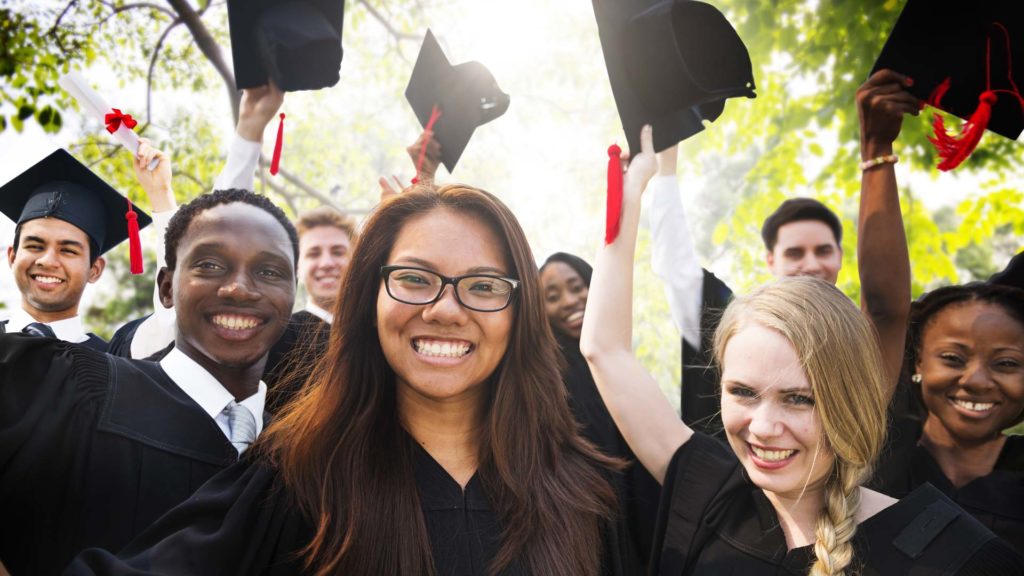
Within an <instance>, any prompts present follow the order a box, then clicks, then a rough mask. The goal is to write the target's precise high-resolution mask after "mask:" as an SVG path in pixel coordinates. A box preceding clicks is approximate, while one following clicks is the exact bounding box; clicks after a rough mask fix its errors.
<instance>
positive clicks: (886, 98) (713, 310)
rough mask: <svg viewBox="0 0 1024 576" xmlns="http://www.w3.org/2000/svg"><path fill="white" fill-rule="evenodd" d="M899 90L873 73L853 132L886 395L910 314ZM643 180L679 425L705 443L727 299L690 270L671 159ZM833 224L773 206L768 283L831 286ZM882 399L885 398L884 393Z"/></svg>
mask: <svg viewBox="0 0 1024 576" xmlns="http://www.w3.org/2000/svg"><path fill="white" fill-rule="evenodd" d="M908 85H909V80H908V79H907V78H906V77H904V76H901V75H899V74H896V73H894V72H891V71H889V70H882V71H879V72H877V73H876V74H874V75H872V77H871V78H869V79H868V81H867V82H865V83H864V84H863V85H862V86H861V87H860V89H859V90H858V92H857V104H858V113H859V116H860V121H861V122H860V123H861V159H862V160H863V162H862V163H861V169H862V180H861V201H860V212H859V217H858V227H857V237H858V238H857V240H858V241H857V251H858V260H859V266H858V274H859V276H860V281H861V305H862V308H863V309H864V312H865V314H867V316H868V317H869V318H870V319H871V321H872V323H873V324H874V326H875V329H876V330H877V332H878V335H879V345H880V347H881V350H882V354H883V357H884V359H885V365H886V370H887V382H889V383H890V384H891V385H892V386H895V383H896V381H897V376H898V374H899V369H900V365H901V360H902V356H903V340H904V336H905V334H906V322H907V317H908V314H909V304H910V262H909V256H908V252H907V242H906V236H905V234H904V231H903V221H902V216H901V213H900V205H899V191H898V189H897V185H896V177H895V172H894V170H893V164H894V163H895V160H896V157H895V156H894V155H893V154H892V144H893V141H894V140H895V139H896V137H897V136H898V135H899V132H900V127H901V125H902V118H903V115H904V114H913V115H916V114H917V112H918V107H917V101H916V99H915V98H913V96H911V95H910V94H909V93H907V92H906V91H905V90H904V88H905V87H906V86H908ZM658 161H659V174H658V176H656V177H655V178H654V179H652V180H651V184H650V188H651V192H650V193H649V195H650V196H652V200H651V207H650V214H651V218H650V220H651V232H652V236H653V239H654V241H653V249H652V259H653V268H654V271H655V273H656V274H657V275H658V276H659V277H661V278H662V279H663V280H664V281H665V284H666V286H665V288H666V292H667V295H668V300H669V307H670V308H671V310H672V317H673V320H674V321H675V323H676V326H677V327H678V328H679V330H680V332H681V335H682V348H683V354H682V356H683V369H682V376H683V385H682V391H681V393H682V404H681V408H682V418H683V420H684V421H685V422H686V423H687V424H688V425H690V426H691V427H693V428H695V429H698V430H700V431H702V432H706V433H709V434H716V433H719V432H720V431H721V418H720V416H719V396H718V380H717V374H716V372H715V370H713V368H712V366H713V364H714V363H713V359H712V357H711V340H712V337H713V336H714V332H715V328H716V327H717V323H718V318H719V317H720V315H721V311H722V310H723V309H724V308H725V307H726V306H727V305H728V302H729V300H730V299H731V298H732V290H731V289H730V288H729V287H728V286H727V285H726V284H725V283H724V282H722V281H721V280H719V279H718V278H717V277H716V276H715V275H714V274H712V273H711V272H708V271H707V270H704V269H702V268H701V267H700V265H699V263H698V262H697V258H696V254H695V253H694V248H693V240H692V238H691V237H690V233H689V230H688V229H687V226H686V218H685V215H684V212H683V207H682V202H681V199H680V196H679V190H678V188H677V184H676V149H675V148H674V147H673V148H670V149H668V150H665V151H663V152H661V153H659V154H658ZM842 233H843V231H842V224H841V223H840V220H839V218H838V217H837V216H836V214H835V213H834V212H832V210H830V209H829V208H828V207H826V206H825V205H824V204H822V203H821V202H819V201H817V200H814V199H811V198H791V199H789V200H786V201H785V202H783V203H782V204H781V205H780V206H779V207H778V208H777V209H776V210H775V212H773V213H772V214H771V215H769V216H768V218H766V219H765V221H764V225H763V227H762V229H761V236H762V240H763V241H764V246H765V265H766V266H767V267H768V269H769V271H770V272H771V273H772V275H774V276H775V277H777V278H782V277H786V276H815V277H818V278H821V279H823V280H826V281H828V282H831V283H833V284H834V283H836V280H837V278H838V277H839V271H840V269H841V267H842V256H843V250H842ZM890 393H891V389H890Z"/></svg>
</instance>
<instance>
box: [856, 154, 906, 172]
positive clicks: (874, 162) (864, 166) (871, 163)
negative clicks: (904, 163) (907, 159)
mask: <svg viewBox="0 0 1024 576" xmlns="http://www.w3.org/2000/svg"><path fill="white" fill-rule="evenodd" d="M899 161H900V157H899V156H897V155H895V154H886V155H885V156H879V157H878V158H872V159H871V160H865V161H863V162H861V163H860V169H861V171H862V172H863V171H864V170H870V169H871V168H874V167H875V166H880V165H882V164H895V163H897V162H899Z"/></svg>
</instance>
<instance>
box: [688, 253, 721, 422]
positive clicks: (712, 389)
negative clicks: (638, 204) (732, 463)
mask: <svg viewBox="0 0 1024 576" xmlns="http://www.w3.org/2000/svg"><path fill="white" fill-rule="evenodd" d="M703 272H704V282H703V289H702V293H701V294H702V296H701V313H700V339H701V348H700V350H699V351H698V350H696V349H694V347H693V346H690V345H689V344H688V343H687V342H686V339H685V338H683V339H682V342H683V345H682V355H683V369H682V379H683V381H682V385H681V387H680V394H681V395H682V399H681V403H680V408H681V412H682V417H683V422H685V423H686V425H687V426H689V427H690V428H692V429H694V430H696V431H698V432H703V433H705V434H709V435H712V436H717V437H719V438H721V437H722V417H721V415H720V414H719V412H720V411H721V401H720V399H719V392H718V371H717V370H715V368H714V360H713V356H712V353H711V352H712V350H711V346H712V342H713V340H714V337H715V330H717V329H718V321H719V320H720V319H721V318H722V312H724V311H725V308H726V306H728V305H729V301H731V300H732V290H731V289H730V288H729V287H728V286H727V285H726V284H725V282H722V281H721V280H719V279H718V277H716V276H715V275H714V274H712V273H711V272H708V271H707V270H704V271H703Z"/></svg>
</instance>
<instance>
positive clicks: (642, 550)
mask: <svg viewBox="0 0 1024 576" xmlns="http://www.w3.org/2000/svg"><path fill="white" fill-rule="evenodd" d="M592 273H593V269H592V268H591V267H590V264H587V262H586V261H585V260H583V259H582V258H580V257H579V256H575V255H573V254H567V253H565V252H556V253H554V254H552V255H551V256H548V259H547V260H545V261H544V265H543V266H541V267H540V283H541V290H542V292H543V297H544V309H545V311H546V312H547V315H548V323H550V324H551V331H552V332H554V333H555V339H556V340H557V341H558V345H559V347H560V348H561V351H562V357H563V358H564V359H565V377H564V380H565V387H566V390H567V391H568V393H569V407H570V408H572V411H573V415H574V416H576V419H577V420H578V421H579V422H580V424H581V425H582V429H581V433H582V434H583V436H584V437H585V438H587V439H588V440H590V441H591V442H593V443H594V444H596V445H597V447H598V448H600V449H601V450H602V451H603V452H604V453H605V454H608V455H611V456H616V457H619V458H622V459H624V460H626V461H627V462H629V463H630V466H629V468H628V469H627V470H626V472H625V475H624V477H623V478H622V486H621V492H622V496H621V497H620V500H621V502H622V507H623V509H624V510H623V511H624V513H625V515H626V516H627V517H628V519H629V527H630V530H631V531H632V534H633V540H634V542H635V549H636V552H637V555H638V558H639V560H640V561H642V562H645V563H646V562H647V557H648V554H649V552H650V549H651V544H652V542H653V537H654V521H655V518H656V517H657V514H658V498H659V493H660V492H661V489H660V486H659V485H658V482H657V480H655V479H654V478H653V477H652V476H651V475H650V474H649V473H648V472H647V470H646V469H645V468H644V467H643V466H641V465H639V464H638V463H637V462H636V456H634V455H633V452H632V451H631V450H630V449H629V445H627V444H626V441H625V440H624V439H623V438H622V434H620V433H619V429H618V428H616V426H615V421H614V420H612V416H611V414H609V413H608V408H606V407H605V405H604V401H603V400H601V395H600V393H598V391H597V386H596V385H595V384H594V377H593V376H592V375H591V374H590V367H589V366H587V361H586V359H584V358H583V354H581V353H580V333H581V331H582V329H583V312H584V310H585V309H586V306H587V295H588V293H589V291H590V277H591V275H592Z"/></svg>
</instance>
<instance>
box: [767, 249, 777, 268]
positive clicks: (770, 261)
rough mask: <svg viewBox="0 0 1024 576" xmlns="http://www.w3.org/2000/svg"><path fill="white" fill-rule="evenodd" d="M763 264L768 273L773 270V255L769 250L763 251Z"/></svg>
mask: <svg viewBox="0 0 1024 576" xmlns="http://www.w3.org/2000/svg"><path fill="white" fill-rule="evenodd" d="M764 263H765V265H767V266H768V271H769V272H771V271H772V270H773V269H774V268H775V254H774V253H773V252H772V251H771V250H765V253H764Z"/></svg>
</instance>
